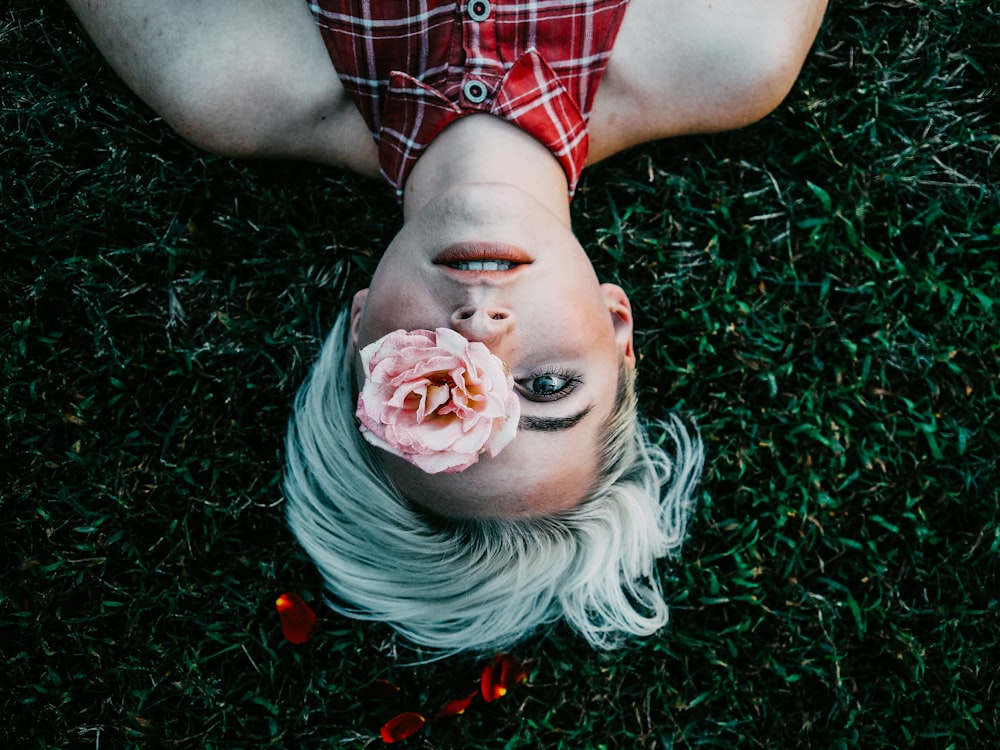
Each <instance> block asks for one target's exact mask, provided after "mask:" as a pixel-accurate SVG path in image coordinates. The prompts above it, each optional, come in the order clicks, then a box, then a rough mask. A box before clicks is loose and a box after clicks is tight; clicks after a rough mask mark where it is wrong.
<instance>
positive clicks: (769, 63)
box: [588, 0, 827, 163]
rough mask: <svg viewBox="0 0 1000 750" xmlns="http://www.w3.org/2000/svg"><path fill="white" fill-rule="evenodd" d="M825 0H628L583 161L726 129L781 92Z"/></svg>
mask: <svg viewBox="0 0 1000 750" xmlns="http://www.w3.org/2000/svg"><path fill="white" fill-rule="evenodd" d="M826 3H827V0H757V1H756V2H748V1H747V0H674V1H672V2H666V1H665V0H631V3H630V4H629V7H628V10H627V12H626V14H625V19H624V20H623V22H622V26H621V30H620V31H619V34H618V38H617V40H616V41H615V48H614V51H613V52H612V55H611V61H610V63H609V64H608V69H607V72H606V73H605V76H604V80H603V81H602V83H601V88H600V89H599V90H598V93H597V96H596V98H595V101H594V107H593V110H592V112H591V120H590V136H591V155H590V157H589V159H588V161H589V162H590V163H593V162H596V161H599V160H600V159H602V158H604V157H606V156H609V155H611V154H613V153H615V152H617V151H620V150H622V149H625V148H628V147H629V146H633V145H635V144H638V143H643V142H645V141H651V140H657V139H660V138H668V137H671V136H677V135H686V134H690V133H703V132H714V131H719V130H729V129H732V128H738V127H741V126H743V125H747V124H749V123H751V122H754V121H756V120H759V119H760V118H761V117H763V116H764V115H766V114H767V113H768V112H770V111H772V110H773V109H774V108H775V107H776V106H777V105H778V104H779V103H780V102H781V100H782V99H784V97H785V96H786V95H787V94H788V91H789V90H790V89H791V87H792V84H793V83H794V82H795V78H796V77H797V76H798V73H799V70H800V69H801V67H802V63H803V61H804V59H805V57H806V54H807V53H808V51H809V48H810V47H811V45H812V42H813V39H814V38H815V36H816V32H817V30H818V29H819V25H820V22H821V20H822V17H823V12H824V11H825V9H826Z"/></svg>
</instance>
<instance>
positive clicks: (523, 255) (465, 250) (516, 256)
mask: <svg viewBox="0 0 1000 750" xmlns="http://www.w3.org/2000/svg"><path fill="white" fill-rule="evenodd" d="M475 260H503V261H507V262H508V263H512V264H513V266H512V267H511V268H509V269H508V270H506V271H459V270H458V269H455V268H453V269H451V270H453V271H456V272H458V273H461V274H504V273H512V272H514V271H515V270H517V268H518V266H521V265H526V264H528V263H534V261H535V259H534V258H532V257H531V256H530V255H528V253H527V252H526V251H525V250H524V249H523V248H520V247H517V246H516V245H507V244H504V243H502V242H458V243H455V244H454V245H449V246H448V247H446V248H445V249H444V250H442V251H441V252H440V253H438V254H437V255H436V256H435V257H434V261H433V262H434V264H435V265H439V266H448V265H450V264H452V263H468V262H470V261H475Z"/></svg>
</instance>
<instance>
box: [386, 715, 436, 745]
mask: <svg viewBox="0 0 1000 750" xmlns="http://www.w3.org/2000/svg"><path fill="white" fill-rule="evenodd" d="M426 723H427V720H426V719H425V718H424V717H423V716H421V715H420V714H418V713H414V712H413V711H407V712H406V713H404V714H399V715H398V716H393V717H392V718H391V719H389V721H387V722H386V723H385V724H384V725H383V726H382V729H381V730H380V732H379V733H380V734H381V735H382V741H383V742H384V743H385V744H387V745H391V744H392V743H393V742H399V741H400V740H405V739H406V738H407V737H412V736H413V735H415V734H416V733H417V732H419V731H420V729H421V727H423V725H424V724H426Z"/></svg>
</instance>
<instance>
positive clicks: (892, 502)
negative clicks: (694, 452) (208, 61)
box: [0, 0, 1000, 750]
mask: <svg viewBox="0 0 1000 750" xmlns="http://www.w3.org/2000/svg"><path fill="white" fill-rule="evenodd" d="M992 5H995V4H993V3H990V2H988V1H987V0H970V1H968V2H963V1H961V0H942V1H941V2H931V1H930V0H913V1H912V2H891V3H890V2H863V1H862V0H843V1H842V2H836V3H834V7H833V8H832V9H831V11H830V13H829V16H828V18H827V20H826V23H825V25H824V28H823V30H822V32H821V35H820V38H819V40H818V42H817V47H816V49H815V50H814V52H813V54H812V56H811V57H810V59H809V61H808V62H807V66H806V70H805V71H804V72H803V75H802V77H801V79H800V81H799V83H798V85H797V86H796V88H795V90H794V91H793V93H792V94H791V95H790V97H789V98H788V100H787V101H786V102H785V103H784V104H783V105H782V106H781V107H780V108H779V110H778V111H777V112H775V113H774V114H773V115H772V116H770V117H769V118H767V119H766V120H765V121H763V122H762V123H760V124H758V125H756V126H753V127H750V128H747V129H745V130H743V131H740V132H737V133H729V134H722V135H716V136H711V137H704V138H685V139H681V140H677V141H674V142H669V143H661V144H656V145H653V146H648V147H643V148H640V149H636V150H634V151H631V152H629V153H626V154H623V155H621V156H619V157H617V158H615V159H613V160H611V161H609V162H607V163H604V164H601V165H598V166H597V167H595V168H594V169H592V170H591V171H590V172H589V173H588V174H587V176H586V177H585V179H584V182H583V184H582V186H581V190H580V192H579V195H578V198H577V200H576V205H575V210H576V212H577V213H576V215H577V229H578V232H579V234H580V235H581V236H582V237H583V238H585V240H586V244H587V246H588V248H589V249H590V250H591V251H592V257H593V259H594V262H595V265H596V266H597V267H598V269H599V272H600V273H601V274H602V275H603V276H604V277H605V278H608V279H613V280H616V281H618V282H620V283H621V284H623V285H624V286H625V287H626V289H627V290H628V291H629V292H630V294H631V295H632V298H633V303H634V306H635V308H636V310H637V324H638V328H639V333H638V337H637V344H638V347H639V350H640V352H641V355H642V361H641V365H640V387H641V389H642V404H643V408H644V411H645V413H646V414H647V415H648V416H650V417H658V416H662V415H664V414H666V413H667V412H668V411H669V410H671V409H674V408H681V409H683V410H685V411H687V412H688V413H690V414H693V415H694V416H696V417H697V419H698V421H699V423H700V425H701V428H702V431H703V433H704V435H705V437H706V439H707V443H708V445H709V448H710V459H709V463H708V468H707V471H706V475H705V482H704V485H703V490H704V492H703V498H702V502H701V504H700V507H699V509H698V512H697V516H696V518H695V521H694V523H693V526H692V533H691V538H690V541H689V543H688V545H687V546H686V548H685V552H684V559H683V564H681V565H678V566H675V567H672V568H669V569H667V571H666V575H667V580H668V588H669V590H670V591H671V592H672V594H671V598H672V600H673V601H674V605H675V606H674V609H673V619H672V622H671V625H670V627H669V628H668V629H667V630H666V631H664V632H663V633H662V634H660V635H658V636H656V637H654V638H649V639H646V640H637V641H634V642H630V643H629V644H628V645H627V647H626V648H624V649H622V650H621V651H618V652H614V653H612V654H596V653H593V652H591V651H589V650H588V649H587V648H585V647H584V646H583V645H582V644H581V642H580V641H579V640H578V639H576V638H575V637H574V636H572V635H571V634H570V633H568V632H567V631H565V630H564V629H562V628H556V629H555V630H554V631H553V632H551V633H549V634H546V636H545V637H538V638H535V639H533V640H531V641H529V642H527V643H525V644H524V645H523V646H521V647H520V648H518V649H517V651H516V653H517V654H518V656H520V657H521V658H527V659H535V660H537V665H536V667H535V668H534V670H533V677H532V680H531V683H530V684H528V685H522V686H520V687H518V688H517V689H515V690H514V691H513V692H512V694H511V695H509V696H507V697H506V698H504V699H503V700H501V701H499V702H497V703H495V704H492V705H490V706H485V705H483V704H482V703H480V704H479V705H478V706H476V707H474V708H472V709H470V711H469V712H468V713H467V714H466V715H465V716H462V717H458V718H456V719H453V720H450V721H448V722H447V723H441V724H438V725H435V726H433V727H432V728H431V730H430V731H428V732H425V733H423V734H421V735H420V736H419V738H415V739H412V740H408V741H407V743H406V746H413V747H427V748H453V747H481V748H514V747H524V748H528V747H553V748H555V747H562V748H581V747H583V748H621V749H623V750H632V749H634V748H654V747H655V748H667V747H671V746H673V747H676V748H695V747H709V748H732V747H739V748H754V747H758V748H782V749H785V748H807V747H814V748H896V747H903V748H906V747H914V748H992V747H995V746H996V745H997V743H998V742H1000V727H998V725H1000V717H998V709H997V703H998V701H1000V657H998V656H997V654H998V653H1000V601H998V595H1000V581H998V570H1000V523H998V492H1000V491H998V480H1000V477H998V470H997V462H998V456H1000V396H998V393H997V389H998V378H1000V349H998V347H1000V316H998V313H1000V278H998V277H1000V273H998V264H1000V253H998V250H1000V197H998V184H1000V175H998V163H997V152H998V149H1000V125H998V120H1000V118H998V115H997V108H998V101H1000V96H998V84H997V81H998V80H1000V63H998V60H1000V16H998V14H997V10H996V8H995V7H991V6H992ZM0 117H2V121H0V139H2V140H0V222H2V225H0V229H2V232H0V251H2V259H3V260H2V263H3V274H2V281H0V284H2V287H0V294H2V299H3V302H2V303H0V313H2V320H0V351H2V368H3V376H2V380H0V388H2V416H3V426H2V430H3V437H2V443H0V448H2V452H3V457H2V472H3V480H2V485H0V504H2V513H0V533H2V539H3V549H4V563H5V564H4V565H3V567H2V568H0V581H2V591H0V597H2V598H0V648H2V654H3V658H4V662H5V663H6V665H7V666H6V670H5V673H4V679H3V680H2V686H0V715H2V716H3V717H4V720H3V722H2V729H0V738H3V737H4V736H5V735H6V737H7V742H6V743H5V746H11V747H25V748H29V747H39V748H41V747H49V748H55V747H65V748H70V747H101V748H117V747H143V748H145V747H173V746H179V747H212V748H243V747H246V748H256V747H268V746H274V747H295V748H319V747H341V746H343V747H364V746H366V745H367V744H368V743H369V742H370V741H371V743H372V745H373V746H378V745H379V744H380V742H381V741H380V740H378V739H375V738H376V737H377V733H378V729H379V727H380V726H381V724H382V722H384V721H385V720H386V719H387V718H389V716H391V715H392V714H394V713H396V712H398V711H402V710H417V711H423V712H427V713H433V712H434V711H435V710H436V709H437V708H438V707H439V706H440V705H441V704H443V703H444V702H445V701H447V700H449V699H451V698H454V697H457V696H459V695H462V694H464V693H465V692H467V690H468V689H470V685H472V684H474V682H475V679H476V675H477V674H478V670H479V668H480V667H481V666H482V664H481V662H480V663H477V662H476V661H474V660H468V659H460V658H456V659H450V660H445V661H443V662H440V663H436V664H431V665H425V666H417V667H407V666H404V665H403V664H402V663H401V661H400V660H399V659H398V658H396V657H397V655H400V656H405V657H409V656H412V654H411V653H410V652H408V651H405V650H404V649H403V648H402V645H401V644H398V643H396V641H394V639H393V637H392V634H391V632H390V631H389V630H388V629H386V628H384V627H381V626H376V625H362V624H358V623H356V622H353V621H348V620H344V619H342V618H340V617H337V616H336V615H334V614H332V613H331V612H330V611H329V610H326V609H325V608H324V607H323V606H322V604H321V603H320V596H321V590H320V585H319V580H318V577H317V575H316V574H315V572H314V571H313V569H312V568H311V566H310V564H309V562H308V560H307V559H306V558H305V557H304V555H303V554H302V553H301V552H300V551H299V550H298V549H297V547H296V545H295V543H294V541H293V540H292V538H291V536H290V535H289V533H288V532H287V531H286V529H285V528H284V524H283V521H282V509H281V505H280V499H281V497H280V473H281V468H282V439H283V434H284V428H285V423H286V419H287V416H288V413H289V405H290V402H291V399H292V398H293V395H294V392H295V388H296V386H297V384H298V383H299V382H300V381H301V379H302V377H303V376H304V374H305V372H306V369H307V366H308V363H309V362H310V359H311V357H312V356H313V354H314V352H315V349H316V345H317V341H318V338H319V337H320V336H321V335H322V334H323V332H324V331H325V329H326V328H327V327H328V326H329V325H330V324H331V322H332V319H333V316H334V315H335V313H336V311H337V309H338V308H339V306H340V305H342V304H343V303H344V301H345V300H347V299H349V295H350V294H351V292H352V291H353V290H354V289H356V288H358V287H359V286H361V285H363V284H364V283H365V280H366V278H367V275H368V274H369V273H370V272H371V270H372V268H373V266H374V262H375V260H376V258H377V254H378V249H379V248H380V247H382V246H384V244H385V242H386V240H387V238H388V237H390V236H391V235H392V233H393V232H394V229H395V227H396V225H397V221H398V220H397V217H396V209H395V206H394V205H393V202H392V200H391V198H390V197H389V196H388V195H387V191H385V190H383V189H381V188H380V187H379V186H377V185H375V184H374V183H369V182H366V181H364V180H362V179H359V178H354V177H351V176H348V175H343V174H340V173H337V172H335V171H333V170H330V169H325V168H320V167H315V166H310V165H296V164H279V163H251V162H232V161H229V160H226V159H222V158H217V157H211V156H206V155H204V154H202V153H200V152H198V151H197V150H195V149H194V148H192V147H190V146H188V145H186V144H185V143H183V142H182V141H180V140H179V139H178V138H177V137H176V136H175V135H173V134H172V133H171V132H170V131H169V130H168V129H167V128H166V127H165V126H164V125H163V123H162V122H160V121H159V120H158V119H157V118H156V117H155V115H154V114H153V113H151V112H150V111H149V110H148V109H147V108H146V107H145V106H144V105H142V104H141V103H139V102H138V101H137V100H136V99H135V98H134V97H133V96H132V95H131V94H130V93H129V92H128V91H127V90H126V89H125V88H124V87H123V85H122V84H121V83H120V82H119V81H118V79H117V78H116V77H115V76H114V75H113V74H112V73H111V72H110V71H109V70H108V69H107V68H106V67H105V65H104V64H103V63H102V62H101V60H100V59H99V57H98V56H97V54H96V53H95V52H94V50H93V48H92V47H91V46H90V45H89V43H88V42H87V41H86V40H85V39H84V38H82V36H81V32H80V29H79V27H78V25H77V24H76V22H75V20H74V19H73V17H72V16H71V15H70V14H69V12H68V11H67V10H66V9H65V8H64V7H62V6H61V5H60V4H39V3H28V2H24V1H23V0H15V2H14V3H13V4H12V7H11V8H10V9H6V10H4V11H2V15H0ZM286 590H291V591H298V592H301V593H303V594H304V595H307V596H311V597H312V598H313V599H314V601H315V602H316V606H317V610H318V611H319V614H320V618H321V630H320V632H319V633H318V635H317V636H316V637H315V638H314V639H313V640H312V641H311V642H310V643H308V644H305V645H304V646H299V647H295V646H292V645H291V644H289V643H286V642H284V641H283V639H282V637H281V633H280V628H279V623H278V620H277V617H276V614H275V612H274V608H273V602H274V599H275V597H276V596H277V595H278V594H279V593H281V592H282V591H286ZM376 677H385V678H387V679H390V680H392V681H394V682H396V683H398V684H399V685H400V686H401V687H402V688H403V690H402V694H401V697H399V698H398V699H396V700H394V701H390V702H388V703H385V704H382V703H374V704H370V703H365V702H363V701H362V700H361V699H360V698H359V691H360V689H361V688H362V687H363V686H365V685H366V684H368V683H369V682H370V681H371V680H373V679H374V678H376Z"/></svg>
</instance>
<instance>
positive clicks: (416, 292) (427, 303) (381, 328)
mask: <svg viewBox="0 0 1000 750" xmlns="http://www.w3.org/2000/svg"><path fill="white" fill-rule="evenodd" d="M434 307H435V305H434V304H433V298H432V297H431V295H430V294H429V293H428V292H427V291H426V290H423V289H418V288H415V287H414V284H413V283H412V282H411V283H396V284H391V283H384V284H379V285H378V286H376V285H374V284H373V285H372V287H371V290H370V291H369V292H368V298H367V299H366V301H365V306H364V309H363V310H362V311H361V324H360V326H359V328H358V346H359V348H361V347H365V346H367V345H368V344H370V343H371V342H373V341H375V340H377V339H379V338H381V337H382V336H384V335H385V334H387V333H389V332H391V331H395V330H397V329H399V328H404V329H406V330H407V331H412V330H415V329H418V328H426V329H430V330H433V329H435V328H437V327H438V325H439V323H438V322H437V318H438V314H437V312H436V311H435V309H434Z"/></svg>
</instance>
